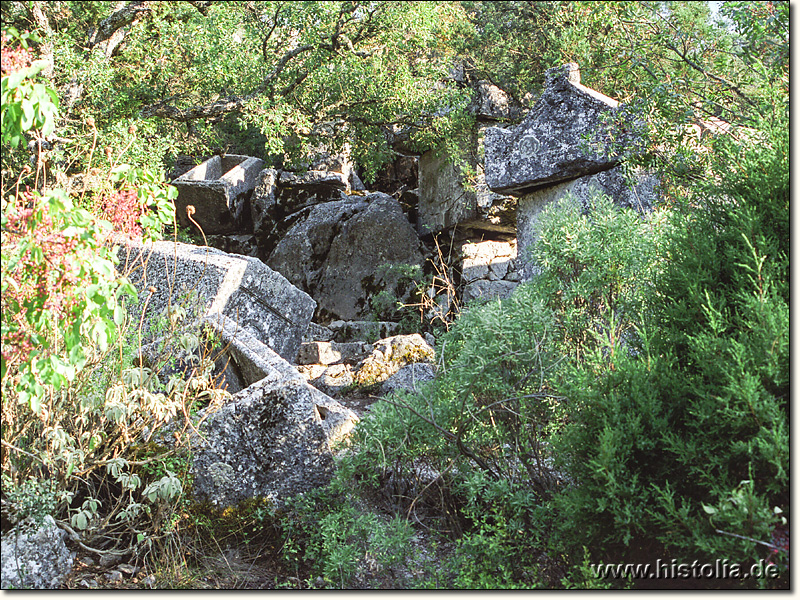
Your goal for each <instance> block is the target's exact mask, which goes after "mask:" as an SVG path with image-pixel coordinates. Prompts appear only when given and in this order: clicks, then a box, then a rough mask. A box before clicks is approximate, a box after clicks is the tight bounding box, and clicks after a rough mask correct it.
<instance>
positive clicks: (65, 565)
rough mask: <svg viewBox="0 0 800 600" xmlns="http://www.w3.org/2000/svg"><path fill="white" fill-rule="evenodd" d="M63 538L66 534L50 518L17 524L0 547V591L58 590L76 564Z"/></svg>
mask: <svg viewBox="0 0 800 600" xmlns="http://www.w3.org/2000/svg"><path fill="white" fill-rule="evenodd" d="M66 538H67V533H66V532H65V531H63V530H62V529H60V528H59V527H58V526H57V525H56V522H55V519H53V517H52V516H50V515H47V516H45V517H44V519H43V521H42V522H34V521H33V520H27V519H26V520H24V521H22V522H20V523H18V524H17V525H16V526H15V527H14V528H13V529H11V530H10V531H9V532H8V533H6V534H5V535H4V536H3V538H2V544H0V554H1V555H2V560H1V561H0V563H1V564H0V567H1V568H2V588H3V589H5V590H8V589H12V588H29V589H37V590H43V589H55V588H58V587H59V586H60V585H61V583H62V581H63V580H64V578H65V577H67V575H69V573H70V571H71V570H72V565H73V563H74V562H75V552H70V550H69V548H68V547H67V545H66Z"/></svg>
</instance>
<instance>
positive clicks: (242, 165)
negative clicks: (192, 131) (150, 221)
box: [172, 154, 264, 235]
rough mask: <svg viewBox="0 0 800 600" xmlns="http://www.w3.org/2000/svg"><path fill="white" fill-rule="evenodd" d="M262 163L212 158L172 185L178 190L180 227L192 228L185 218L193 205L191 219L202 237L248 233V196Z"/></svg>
mask: <svg viewBox="0 0 800 600" xmlns="http://www.w3.org/2000/svg"><path fill="white" fill-rule="evenodd" d="M263 168H264V161H263V160H261V159H260V158H254V157H252V156H242V155H239V154H228V155H225V156H212V157H211V158H209V159H208V160H207V161H205V162H203V163H201V164H199V165H197V166H196V167H195V168H194V169H192V170H191V171H189V172H188V173H184V174H183V175H181V176H180V177H178V178H177V179H175V180H174V181H173V182H172V185H174V186H175V187H176V188H178V198H177V200H175V211H176V214H177V217H178V221H179V222H180V224H181V225H182V226H183V227H191V228H192V229H196V227H195V226H194V225H193V224H192V223H191V221H190V220H189V218H188V217H187V215H186V207H187V206H189V205H192V206H194V208H195V211H194V214H192V219H194V220H195V221H196V222H197V223H198V224H199V225H200V227H202V228H203V231H204V232H205V233H206V235H208V234H211V233H252V231H253V223H252V218H251V215H250V196H251V194H252V193H253V188H254V187H255V185H256V177H257V176H258V174H259V173H260V172H261V170H262V169H263Z"/></svg>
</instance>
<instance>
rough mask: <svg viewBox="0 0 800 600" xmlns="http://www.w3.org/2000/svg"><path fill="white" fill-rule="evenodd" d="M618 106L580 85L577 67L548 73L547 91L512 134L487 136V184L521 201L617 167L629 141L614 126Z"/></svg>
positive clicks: (496, 132)
mask: <svg viewBox="0 0 800 600" xmlns="http://www.w3.org/2000/svg"><path fill="white" fill-rule="evenodd" d="M617 107H618V102H617V101H616V100H614V99H612V98H609V97H608V96H605V95H603V94H601V93H600V92H598V91H596V90H592V89H590V88H587V87H586V86H583V85H581V83H580V71H579V70H578V65H577V64H575V63H569V64H566V65H564V66H562V67H556V68H554V69H549V70H548V71H547V72H546V73H545V89H544V92H543V93H542V95H541V96H540V98H539V100H538V101H537V102H536V104H535V105H534V106H533V108H531V110H530V112H529V113H528V114H527V116H526V117H525V119H524V120H523V121H522V123H520V124H519V125H518V126H517V127H515V128H513V129H501V128H498V127H491V128H489V129H487V130H486V137H485V142H484V144H485V151H486V182H487V184H488V186H489V188H491V189H492V190H494V191H496V192H501V193H511V194H514V195H522V194H525V193H527V192H529V191H532V190H535V189H536V188H540V187H543V186H547V185H552V184H554V183H558V182H561V181H567V180H570V179H575V178H577V177H582V176H584V175H592V174H594V173H598V172H600V171H604V170H607V169H610V168H612V167H613V166H615V165H616V164H617V163H618V162H619V160H620V154H619V152H620V151H621V148H622V147H624V146H625V145H626V144H627V143H628V142H629V141H630V140H628V138H627V136H628V134H626V133H625V132H624V131H623V130H622V129H621V128H620V127H619V126H618V125H617V124H616V123H615V122H614V121H615V119H614V118H615V116H617Z"/></svg>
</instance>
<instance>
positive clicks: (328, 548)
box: [282, 479, 412, 589]
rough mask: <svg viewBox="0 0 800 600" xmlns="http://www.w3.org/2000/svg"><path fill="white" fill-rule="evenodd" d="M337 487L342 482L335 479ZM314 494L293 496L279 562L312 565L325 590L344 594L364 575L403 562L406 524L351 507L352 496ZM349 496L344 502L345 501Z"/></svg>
mask: <svg viewBox="0 0 800 600" xmlns="http://www.w3.org/2000/svg"><path fill="white" fill-rule="evenodd" d="M340 481H341V479H340ZM335 490H336V483H335V482H334V484H333V486H332V487H331V489H330V490H318V491H313V492H308V493H306V494H303V495H300V496H297V497H295V498H293V499H292V501H291V502H290V503H289V505H288V506H287V512H286V513H285V515H284V516H283V517H282V525H283V529H284V532H285V534H286V541H285V543H284V546H283V557H284V559H285V560H287V561H288V562H290V563H294V564H297V565H299V564H302V563H307V564H309V565H311V573H312V575H313V574H316V573H319V574H320V575H321V576H322V577H323V578H324V580H325V583H326V585H329V586H333V587H334V588H339V589H347V588H348V587H351V586H352V584H353V583H354V581H355V578H356V577H357V576H358V575H359V574H362V573H363V571H364V570H365V569H370V570H373V569H378V570H384V569H391V568H393V567H397V566H399V565H402V564H404V563H405V562H406V560H407V557H408V544H409V538H410V537H411V533H412V532H411V528H410V526H409V523H408V522H407V521H406V520H405V519H402V518H400V517H397V516H396V517H393V518H390V519H387V518H385V517H382V516H380V515H378V514H376V513H374V512H371V511H364V510H362V509H360V508H359V507H358V506H357V505H355V504H353V502H354V501H356V497H355V496H354V495H352V490H350V491H349V492H343V491H342V490H339V491H338V492H337V491H335ZM345 496H349V498H345Z"/></svg>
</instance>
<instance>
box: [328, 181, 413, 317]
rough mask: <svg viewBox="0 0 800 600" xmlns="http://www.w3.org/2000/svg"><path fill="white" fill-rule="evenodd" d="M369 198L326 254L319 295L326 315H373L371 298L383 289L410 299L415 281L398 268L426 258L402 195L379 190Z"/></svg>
mask: <svg viewBox="0 0 800 600" xmlns="http://www.w3.org/2000/svg"><path fill="white" fill-rule="evenodd" d="M365 199H366V201H367V203H368V205H367V207H366V209H364V210H363V211H360V212H358V213H357V214H355V215H354V216H353V217H352V218H350V219H349V220H348V221H347V222H346V223H345V224H344V225H343V227H342V230H341V232H340V233H339V234H338V235H337V236H336V237H335V238H334V239H333V241H332V242H331V246H330V251H329V253H328V256H327V258H326V260H325V268H324V270H323V272H322V276H321V278H320V283H319V287H318V292H317V294H316V295H315V298H316V299H317V304H318V306H319V308H318V312H319V314H320V315H323V316H324V317H325V319H326V320H330V319H346V320H356V319H363V318H364V317H367V316H370V314H371V313H372V307H371V304H370V301H371V299H372V298H373V297H374V296H375V294H377V293H379V292H388V293H389V294H391V295H393V296H394V297H395V298H397V300H398V301H404V300H408V299H409V294H410V293H411V292H412V291H413V289H412V287H413V286H412V285H411V284H410V283H408V282H406V283H404V282H403V275H402V273H400V272H399V271H397V270H396V269H403V268H408V267H413V266H418V267H421V266H422V265H423V263H424V262H425V259H424V256H423V254H422V244H421V243H420V241H419V238H418V237H417V234H416V232H415V231H414V228H413V227H412V226H411V224H410V223H409V222H408V219H407V218H406V216H405V215H404V214H403V211H402V209H401V208H400V204H399V203H398V201H397V200H396V199H394V198H392V197H391V196H387V195H386V194H381V193H375V194H370V195H369V196H366V198H365Z"/></svg>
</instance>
